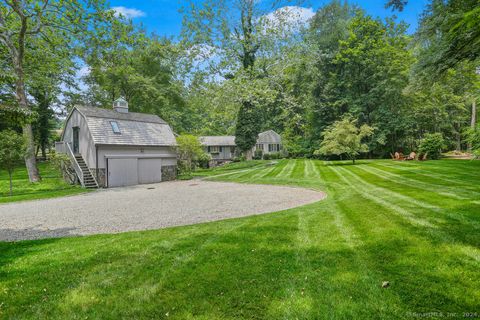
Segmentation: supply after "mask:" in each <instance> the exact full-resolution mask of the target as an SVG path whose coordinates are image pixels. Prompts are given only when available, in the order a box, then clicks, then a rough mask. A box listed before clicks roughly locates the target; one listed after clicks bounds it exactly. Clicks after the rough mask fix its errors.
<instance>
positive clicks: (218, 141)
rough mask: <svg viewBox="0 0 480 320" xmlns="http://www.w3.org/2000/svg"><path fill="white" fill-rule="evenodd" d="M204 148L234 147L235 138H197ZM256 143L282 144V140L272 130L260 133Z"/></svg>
mask: <svg viewBox="0 0 480 320" xmlns="http://www.w3.org/2000/svg"><path fill="white" fill-rule="evenodd" d="M199 140H200V143H201V144H202V145H204V146H235V145H236V144H235V136H203V137H199ZM257 143H282V138H281V137H280V135H279V134H278V133H276V132H275V131H273V130H267V131H265V132H261V133H260V134H259V135H258V139H257Z"/></svg>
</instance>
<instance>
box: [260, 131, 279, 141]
mask: <svg viewBox="0 0 480 320" xmlns="http://www.w3.org/2000/svg"><path fill="white" fill-rule="evenodd" d="M257 143H258V144H260V143H282V138H281V137H280V135H279V134H278V133H276V132H275V131H273V130H267V131H264V132H261V133H259V134H258V139H257Z"/></svg>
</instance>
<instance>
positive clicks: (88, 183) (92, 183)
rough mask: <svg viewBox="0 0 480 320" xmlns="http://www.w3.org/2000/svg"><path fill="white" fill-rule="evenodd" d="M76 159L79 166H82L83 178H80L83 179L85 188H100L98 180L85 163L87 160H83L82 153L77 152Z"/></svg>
mask: <svg viewBox="0 0 480 320" xmlns="http://www.w3.org/2000/svg"><path fill="white" fill-rule="evenodd" d="M75 160H76V162H77V164H78V166H79V167H80V169H81V170H82V175H83V177H82V178H83V179H80V180H81V181H83V183H82V185H83V186H84V187H85V188H89V189H93V188H98V183H97V180H95V177H94V176H93V175H92V173H91V172H90V169H88V166H87V164H86V163H85V160H83V157H82V155H80V154H76V155H75ZM79 178H80V177H79Z"/></svg>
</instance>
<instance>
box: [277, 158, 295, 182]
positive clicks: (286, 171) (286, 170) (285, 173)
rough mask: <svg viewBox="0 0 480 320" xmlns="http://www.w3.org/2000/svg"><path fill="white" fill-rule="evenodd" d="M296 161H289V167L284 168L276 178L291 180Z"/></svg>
mask: <svg viewBox="0 0 480 320" xmlns="http://www.w3.org/2000/svg"><path fill="white" fill-rule="evenodd" d="M295 162H296V161H295V160H290V159H289V160H287V165H286V166H284V167H283V169H282V171H280V172H279V173H278V174H277V175H276V176H275V177H276V178H289V177H290V175H291V174H292V171H293V168H294V167H295Z"/></svg>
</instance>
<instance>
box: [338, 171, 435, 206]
mask: <svg viewBox="0 0 480 320" xmlns="http://www.w3.org/2000/svg"><path fill="white" fill-rule="evenodd" d="M341 169H342V170H345V172H346V173H347V174H349V175H350V176H351V177H352V178H353V179H355V180H356V181H358V182H359V183H360V184H361V185H365V186H368V187H370V188H372V189H373V190H375V191H378V192H381V193H385V194H387V195H388V196H390V197H394V198H397V199H399V200H402V201H405V202H408V203H413V204H415V205H416V206H419V207H422V208H424V209H429V210H432V211H435V212H441V211H443V209H442V208H440V207H439V206H436V205H433V204H430V203H427V202H424V201H421V200H417V199H415V198H412V197H410V196H407V195H404V194H401V193H398V192H395V191H392V190H388V189H386V188H383V187H380V186H377V185H374V184H371V183H369V182H367V181H366V180H364V179H362V178H361V177H360V176H359V175H358V174H356V173H354V172H353V171H351V170H347V169H345V168H341Z"/></svg>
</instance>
